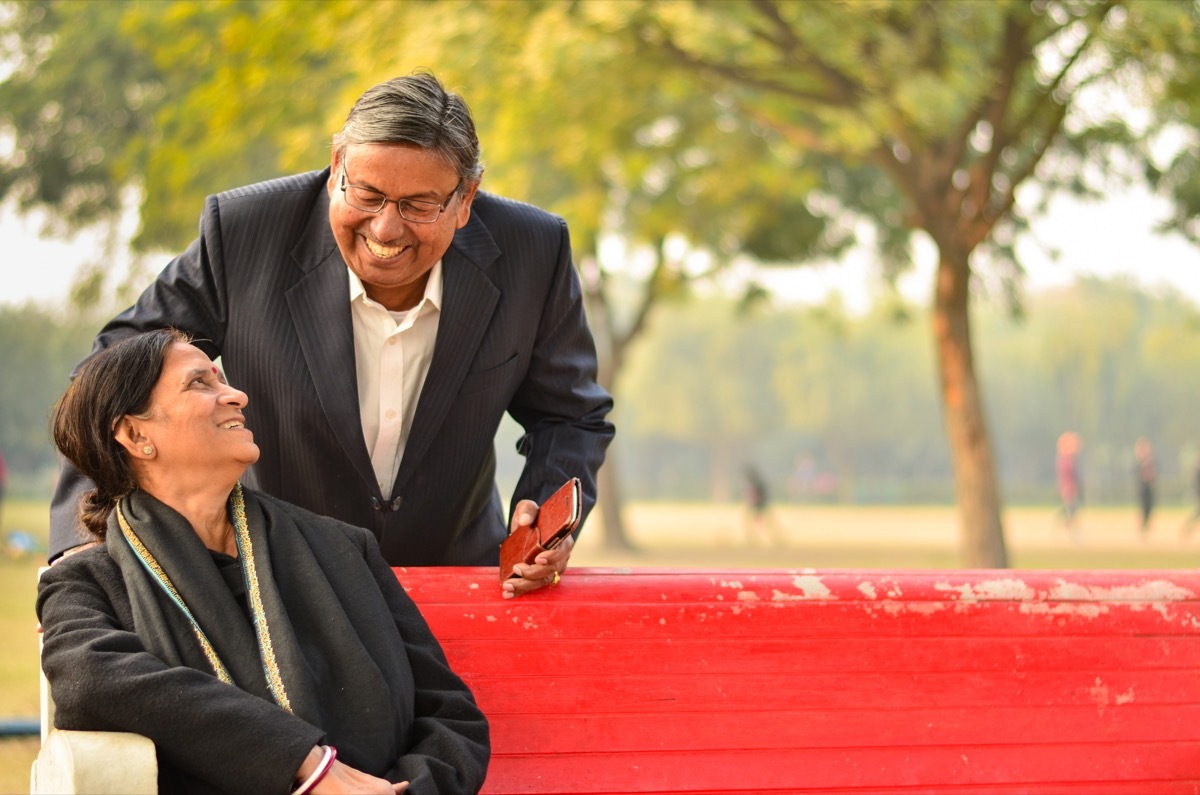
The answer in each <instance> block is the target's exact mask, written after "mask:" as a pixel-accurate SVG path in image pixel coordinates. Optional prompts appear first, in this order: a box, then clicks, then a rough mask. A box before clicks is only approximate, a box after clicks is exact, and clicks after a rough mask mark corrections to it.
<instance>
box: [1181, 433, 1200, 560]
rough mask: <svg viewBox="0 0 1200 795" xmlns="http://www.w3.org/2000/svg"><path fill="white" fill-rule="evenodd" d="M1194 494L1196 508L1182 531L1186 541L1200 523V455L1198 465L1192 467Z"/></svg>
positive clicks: (1197, 458) (1198, 454)
mask: <svg viewBox="0 0 1200 795" xmlns="http://www.w3.org/2000/svg"><path fill="white" fill-rule="evenodd" d="M1192 493H1193V495H1194V496H1195V499H1196V507H1195V508H1194V509H1193V510H1192V515H1191V516H1189V517H1188V518H1187V519H1186V520H1184V523H1183V530H1182V535H1183V538H1184V539H1186V538H1188V537H1189V536H1190V535H1191V534H1192V532H1193V531H1194V530H1195V529H1196V523H1197V522H1200V453H1197V454H1196V463H1195V464H1193V466H1192Z"/></svg>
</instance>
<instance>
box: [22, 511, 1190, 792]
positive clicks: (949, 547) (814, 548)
mask: <svg viewBox="0 0 1200 795" xmlns="http://www.w3.org/2000/svg"><path fill="white" fill-rule="evenodd" d="M772 515H773V518H774V521H775V522H776V523H777V526H778V528H779V535H780V537H781V540H782V544H781V545H775V544H774V543H773V542H772V541H771V540H768V539H766V538H756V539H754V540H753V542H751V541H750V540H748V539H747V534H746V532H745V528H744V522H743V515H742V512H741V509H740V507H739V506H737V505H725V504H714V505H707V504H662V503H647V504H636V505H631V506H630V507H629V509H628V512H627V514H626V521H627V525H628V532H629V536H630V540H631V541H632V542H633V544H634V545H635V547H636V548H637V552H612V551H609V550H606V549H605V548H604V547H603V545H602V543H601V541H602V539H601V534H600V524H599V519H600V517H599V516H594V517H593V518H592V519H591V520H589V530H588V531H587V532H585V533H584V534H583V535H582V537H581V539H580V541H579V544H578V545H577V546H576V549H575V553H574V556H573V557H572V560H571V563H572V565H574V566H635V567H636V566H684V567H703V568H815V569H836V568H873V569H875V568H878V569H947V568H958V567H960V566H961V565H962V564H961V562H960V559H959V556H958V551H957V539H958V531H957V516H956V513H955V511H954V509H953V508H950V507H936V506H935V507H882V506H870V507H863V506H778V507H774V508H772ZM1185 518H1186V511H1184V510H1183V509H1180V508H1167V509H1164V510H1161V511H1160V512H1158V514H1156V516H1155V525H1154V527H1153V528H1152V530H1151V533H1150V534H1149V536H1148V537H1147V538H1146V539H1145V540H1143V539H1141V538H1140V537H1139V534H1138V533H1137V530H1136V523H1135V516H1134V511H1133V509H1132V508H1126V509H1117V508H1105V509H1091V510H1087V511H1084V512H1083V514H1082V517H1081V530H1080V537H1079V542H1078V543H1073V542H1072V540H1071V539H1070V538H1068V536H1067V535H1066V533H1065V532H1064V531H1063V529H1062V528H1061V527H1059V526H1057V525H1056V523H1055V518H1054V512H1053V509H1051V508H1046V507H1038V508H1021V507H1018V508H1010V509H1009V510H1008V511H1007V512H1006V514H1005V527H1006V533H1007V539H1008V545H1009V551H1010V555H1011V557H1012V565H1013V567H1014V568H1027V569H1190V568H1194V567H1196V566H1197V565H1200V529H1198V531H1197V533H1196V534H1195V535H1194V536H1192V537H1191V538H1188V539H1186V540H1185V539H1182V538H1181V534H1180V528H1181V526H1182V524H1183V521H1184V519H1185ZM47 522H48V508H47V505H46V504H45V503H37V502H19V501H13V502H9V503H7V504H5V505H4V506H3V515H2V517H0V537H2V536H6V535H7V534H8V532H9V531H10V530H13V529H21V530H24V531H26V532H29V533H30V534H32V535H33V536H34V537H35V538H36V539H38V540H39V541H40V542H41V543H45V538H46V531H47ZM39 564H40V560H38V559H34V560H29V559H22V560H14V559H11V558H8V557H4V558H2V559H0V637H3V638H4V639H5V640H4V644H3V646H2V647H0V649H2V651H0V718H3V717H12V716H23V717H29V716H35V715H37V713H38V687H37V682H38V662H37V633H36V625H37V620H36V617H35V616H34V608H33V604H34V592H35V582H36V578H37V569H38V566H39ZM568 576H570V575H569V574H568ZM36 753H37V740H36V739H5V740H0V793H17V792H27V791H28V787H29V765H30V763H31V762H32V761H33V757H34V756H35V755H36Z"/></svg>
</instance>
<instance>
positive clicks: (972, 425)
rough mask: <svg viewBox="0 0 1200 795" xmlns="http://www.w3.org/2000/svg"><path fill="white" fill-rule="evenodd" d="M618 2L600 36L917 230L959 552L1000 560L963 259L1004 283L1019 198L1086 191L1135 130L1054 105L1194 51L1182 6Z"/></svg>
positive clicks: (980, 562)
mask: <svg viewBox="0 0 1200 795" xmlns="http://www.w3.org/2000/svg"><path fill="white" fill-rule="evenodd" d="M624 8H625V9H626V11H627V14H626V16H625V17H624V18H623V19H622V20H621V22H620V24H619V25H618V26H614V27H612V28H610V29H611V30H612V31H613V32H614V34H615V33H617V32H619V30H629V31H632V32H633V33H634V35H636V36H637V37H638V39H639V40H640V41H642V42H643V43H644V44H645V45H646V46H647V47H649V48H651V49H652V50H654V51H656V52H659V53H661V54H662V55H663V56H664V57H667V58H670V59H672V60H673V61H674V62H675V63H676V64H677V65H678V66H679V67H681V68H682V69H685V70H687V71H688V72H690V73H695V74H697V75H699V76H701V77H702V78H703V79H705V80H706V81H708V82H709V83H710V84H711V85H712V86H713V87H714V90H715V91H721V92H725V93H727V94H730V95H732V96H733V97H735V101H736V104H737V107H738V109H739V112H740V115H743V116H745V117H748V118H754V119H757V120H759V121H761V122H762V123H764V124H767V125H769V126H771V127H772V128H773V129H776V130H778V131H779V132H781V133H782V134H783V135H784V136H785V137H787V138H788V139H789V140H790V141H792V142H793V143H794V145H795V146H796V147H797V149H799V150H802V151H811V152H815V153H821V154H823V155H826V156H829V157H832V158H836V159H837V160H839V161H841V162H843V163H845V164H846V165H847V166H848V168H849V169H850V170H851V171H850V173H851V175H852V176H853V179H850V178H846V179H843V180H841V185H840V186H839V185H837V184H831V185H830V187H831V188H832V189H833V190H834V191H835V192H836V195H837V196H838V198H839V199H840V200H841V201H842V203H843V205H844V206H845V207H846V208H847V209H848V210H850V211H855V212H859V213H862V214H864V215H865V216H866V217H868V218H869V219H870V220H871V221H873V222H874V223H875V224H876V225H877V226H878V227H879V228H880V229H881V230H882V232H883V233H882V234H881V235H880V236H879V237H880V239H881V240H884V241H891V242H895V241H896V234H897V233H903V234H904V236H905V237H907V236H908V234H907V232H908V231H909V230H920V231H921V232H924V233H925V234H926V235H928V238H929V239H930V240H932V242H933V244H934V245H935V246H936V248H937V256H938V266H937V275H936V283H935V289H934V300H933V318H932V320H933V323H932V326H933V336H934V343H935V350H936V359H937V366H938V384H939V390H940V394H941V397H942V404H943V410H944V419H945V428H946V433H947V437H948V440H949V445H950V449H951V452H952V457H953V461H954V473H955V483H956V494H957V502H958V505H959V509H960V515H961V523H962V531H963V534H964V536H963V553H964V558H965V562H966V564H967V565H970V566H984V567H1004V566H1006V565H1007V563H1008V554H1007V549H1006V545H1005V541H1004V532H1003V523H1002V517H1001V499H1000V491H999V485H998V480H997V475H996V468H995V463H994V454H993V450H992V444H991V441H990V437H989V433H988V425H987V421H986V414H985V410H984V405H983V400H982V389H981V385H980V380H979V375H978V372H977V368H976V362H975V353H974V346H973V341H972V327H971V318H970V296H971V291H972V281H973V275H974V274H975V273H976V267H975V266H977V265H978V264H980V263H982V262H983V261H991V262H992V263H994V264H995V265H996V266H997V267H1007V268H1008V269H1009V273H1010V274H1011V275H1018V274H1019V265H1017V264H1016V263H1014V262H1013V260H1012V250H1011V243H1012V240H1013V238H1014V237H1015V235H1016V234H1017V233H1019V231H1020V230H1021V228H1022V226H1023V221H1024V217H1023V215H1022V210H1021V209H1020V207H1019V206H1018V204H1017V192H1018V190H1019V189H1020V188H1022V187H1023V186H1026V185H1027V184H1040V185H1042V186H1044V187H1046V188H1048V189H1053V188H1056V187H1074V188H1075V189H1077V190H1086V189H1087V188H1088V186H1087V184H1086V182H1085V181H1084V180H1083V179H1082V177H1081V176H1080V175H1081V173H1082V169H1081V163H1082V162H1084V161H1087V162H1091V163H1101V158H1100V157H1098V155H1100V154H1102V153H1104V152H1106V151H1108V149H1109V147H1110V146H1113V145H1127V144H1129V143H1130V142H1132V141H1134V140H1136V139H1137V137H1138V135H1139V134H1140V133H1141V132H1144V131H1139V130H1137V129H1134V128H1133V127H1132V126H1131V125H1130V124H1129V123H1128V121H1127V120H1126V119H1125V118H1124V117H1123V115H1122V114H1121V113H1120V111H1118V110H1115V109H1107V111H1106V110H1105V109H1100V110H1099V111H1098V112H1097V111H1095V110H1094V109H1089V110H1088V111H1086V112H1085V111H1082V110H1081V111H1079V112H1077V113H1074V114H1072V113H1071V112H1070V111H1071V110H1072V109H1073V107H1074V105H1075V103H1076V101H1077V100H1078V98H1079V97H1080V96H1081V95H1083V94H1084V92H1086V91H1087V90H1088V89H1089V88H1090V87H1092V86H1094V85H1097V84H1101V83H1106V84H1110V85H1111V84H1114V83H1119V82H1121V81H1125V82H1129V81H1131V80H1134V79H1135V78H1137V79H1138V85H1139V86H1141V87H1144V88H1146V89H1147V90H1151V89H1153V88H1154V86H1155V79H1156V78H1160V77H1161V76H1162V75H1163V74H1169V70H1170V69H1171V68H1172V67H1173V65H1175V66H1177V65H1179V62H1178V61H1175V60H1173V59H1172V58H1171V55H1172V54H1175V53H1186V52H1190V51H1192V50H1194V42H1193V41H1192V39H1193V38H1194V35H1195V24H1194V23H1195V21H1196V19H1197V16H1198V13H1200V12H1198V10H1197V7H1196V5H1195V4H1183V3H1179V4H1169V3H1153V2H1119V1H1118V0H1109V1H1108V2H1096V3H1074V2H1034V3H1028V2H1019V1H1018V0H996V1H995V2H990V3H969V2H932V1H928V2H913V1H912V0H895V1H891V2H889V1H886V0H884V1H881V2H873V3H834V2H821V3H790V2H779V1H777V0H749V1H748V2H737V3H704V2H678V3H663V4H647V5H644V6H643V5H639V6H637V7H629V6H626V7H624ZM602 21H603V20H602ZM1051 153H1053V154H1054V157H1049V158H1048V157H1047V156H1048V155H1049V154H1051ZM864 179H865V181H864ZM864 185H865V186H866V187H868V188H869V190H868V191H867V192H866V193H865V194H864V192H863V191H862V187H863V186H864ZM872 196H874V197H875V198H874V199H872V198H871V197H872ZM864 197H866V199H867V200H865V201H864ZM880 199H882V200H880ZM889 232H890V233H891V234H889Z"/></svg>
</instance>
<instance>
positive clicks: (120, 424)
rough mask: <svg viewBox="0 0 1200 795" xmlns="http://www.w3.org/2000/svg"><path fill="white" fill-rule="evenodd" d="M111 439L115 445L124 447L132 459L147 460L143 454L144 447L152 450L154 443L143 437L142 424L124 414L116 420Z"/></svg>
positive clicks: (146, 456) (130, 415)
mask: <svg viewBox="0 0 1200 795" xmlns="http://www.w3.org/2000/svg"><path fill="white" fill-rule="evenodd" d="M113 437H114V438H115V439H116V440H117V444H119V445H121V446H122V447H124V448H125V449H126V450H127V451H128V452H129V454H130V455H132V456H133V457H134V458H149V457H150V456H148V455H147V454H146V453H145V448H146V446H148V445H149V446H150V447H151V448H153V446H154V443H153V442H151V441H150V438H149V437H147V436H146V435H145V433H144V432H143V428H142V423H141V422H140V421H139V420H138V418H137V417H135V416H133V415H132V414H126V415H125V416H124V417H122V418H121V419H119V420H117V425H116V427H115V428H114V429H113Z"/></svg>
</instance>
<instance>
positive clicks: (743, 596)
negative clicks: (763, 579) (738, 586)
mask: <svg viewBox="0 0 1200 795" xmlns="http://www.w3.org/2000/svg"><path fill="white" fill-rule="evenodd" d="M737 598H738V601H739V602H757V601H758V594H756V593H755V592H754V591H738V597H737Z"/></svg>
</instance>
